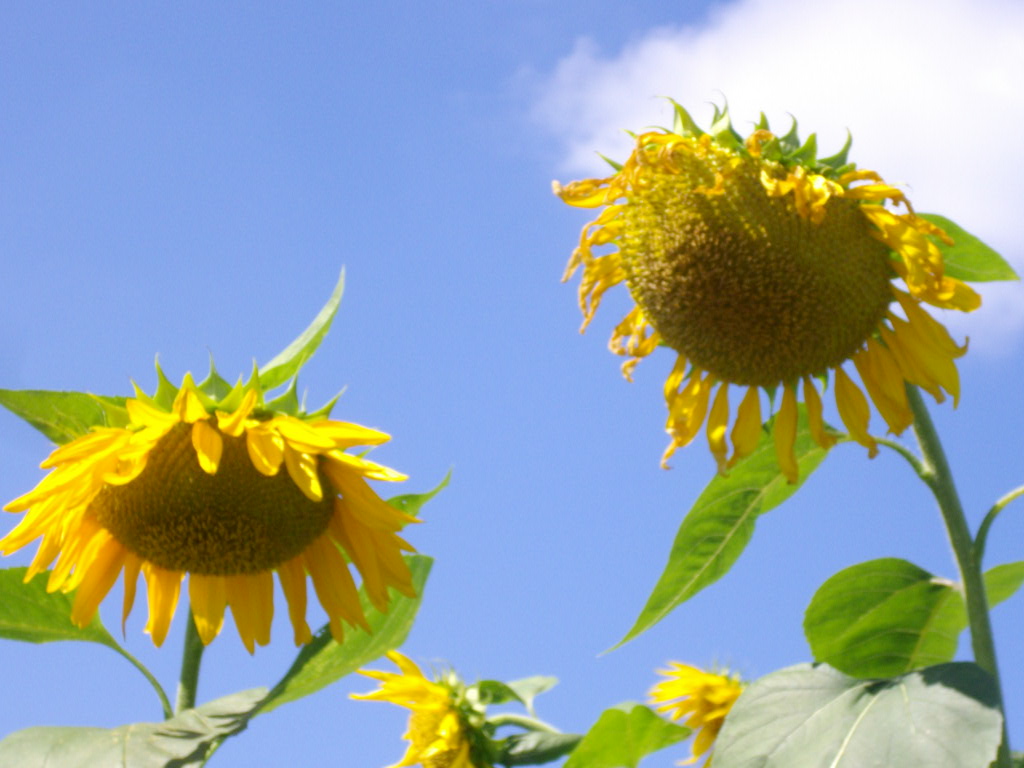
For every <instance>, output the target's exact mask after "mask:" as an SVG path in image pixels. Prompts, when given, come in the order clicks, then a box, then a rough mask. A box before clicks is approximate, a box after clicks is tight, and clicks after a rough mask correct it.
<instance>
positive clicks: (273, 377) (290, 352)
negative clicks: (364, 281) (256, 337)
mask: <svg viewBox="0 0 1024 768" xmlns="http://www.w3.org/2000/svg"><path fill="white" fill-rule="evenodd" d="M344 290H345V270H344V269H343V270H341V275H340V276H339V277H338V284H337V285H335V286H334V292H333V293H331V298H330V299H328V300H327V303H326V304H324V307H323V309H321V310H320V313H319V314H318V315H317V316H316V318H315V319H314V320H313V322H312V323H310V325H309V327H308V328H306V330H304V331H303V332H302V333H301V334H300V335H299V337H298V338H297V339H295V341H293V342H292V343H291V344H289V345H288V346H287V347H285V349H284V351H282V352H281V353H280V354H278V355H277V356H275V357H274V359H273V360H271V361H270V362H269V363H267V364H265V365H263V366H261V367H260V386H261V387H262V388H263V391H264V392H266V391H268V390H271V389H274V387H279V386H280V385H282V384H284V383H285V382H286V381H288V379H290V378H292V377H294V376H295V374H297V373H298V372H299V369H300V368H302V366H303V365H305V364H306V361H307V360H309V358H311V357H312V356H313V353H314V352H316V349H317V347H319V346H320V342H321V341H323V338H324V336H325V335H327V331H328V330H330V327H331V322H332V321H333V320H334V315H335V314H337V312H338V305H339V304H341V294H342V292H343V291H344Z"/></svg>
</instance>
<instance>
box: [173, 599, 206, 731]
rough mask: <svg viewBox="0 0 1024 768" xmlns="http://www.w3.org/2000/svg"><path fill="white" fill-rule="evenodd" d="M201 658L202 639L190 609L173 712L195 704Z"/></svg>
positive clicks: (176, 712)
mask: <svg viewBox="0 0 1024 768" xmlns="http://www.w3.org/2000/svg"><path fill="white" fill-rule="evenodd" d="M202 659H203V641H202V640H201V639H200V638H199V631H198V630H197V629H196V622H195V620H194V619H193V618H192V611H191V610H189V612H188V623H187V626H186V627H185V650H184V651H182V654H181V674H180V675H179V676H178V697H177V700H176V701H175V704H174V712H175V714H178V713H180V712H183V711H184V710H186V709H192V708H193V707H194V706H195V705H196V689H197V688H198V687H199V663H200V662H201V661H202Z"/></svg>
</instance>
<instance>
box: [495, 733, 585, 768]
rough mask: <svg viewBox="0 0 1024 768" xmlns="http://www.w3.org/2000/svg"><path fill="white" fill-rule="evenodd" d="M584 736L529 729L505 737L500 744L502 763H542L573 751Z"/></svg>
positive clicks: (499, 757)
mask: <svg viewBox="0 0 1024 768" xmlns="http://www.w3.org/2000/svg"><path fill="white" fill-rule="evenodd" d="M581 738H582V737H581V736H579V735H578V734H575V733H547V732H545V731H529V732H527V733H517V734H515V735H513V736H509V737H508V738H507V739H503V740H502V741H501V742H500V743H499V744H500V746H499V751H498V760H497V762H498V763H499V764H500V765H542V764H544V763H550V762H552V761H553V760H557V759H558V758H560V757H564V756H565V755H567V754H569V753H570V752H572V751H573V749H574V748H575V747H576V745H577V744H579V743H580V739H581Z"/></svg>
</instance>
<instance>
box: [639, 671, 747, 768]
mask: <svg viewBox="0 0 1024 768" xmlns="http://www.w3.org/2000/svg"><path fill="white" fill-rule="evenodd" d="M658 674H659V675H663V676H664V677H665V678H666V679H665V680H661V681H660V682H658V683H657V684H656V685H655V686H654V687H653V688H651V692H650V702H651V704H653V705H656V706H657V710H658V712H667V713H668V715H669V718H670V719H671V720H680V719H682V718H684V717H685V718H686V719H685V720H684V722H683V724H684V725H686V726H687V727H688V728H693V729H694V730H696V731H697V735H696V737H695V738H694V740H693V746H692V747H691V752H692V756H691V757H690V759H689V760H686V761H684V762H682V763H681V765H688V764H690V763H695V762H697V760H699V759H700V757H701V755H703V754H705V753H706V752H707V751H708V750H710V749H711V745H712V744H714V742H715V739H716V738H717V737H718V732H719V731H720V730H722V724H723V723H724V722H725V716H726V715H728V714H729V710H730V709H732V705H733V704H735V703H736V699H738V698H739V697H740V694H741V693H742V692H743V683H742V682H741V681H740V679H739V678H738V677H736V676H734V675H729V674H727V673H726V674H723V673H719V672H705V671H704V670H702V669H698V668H697V667H691V666H690V665H688V664H680V663H679V662H677V661H671V662H669V668H668V669H659V670H658ZM710 764H711V758H710V757H708V759H707V761H706V762H705V764H704V765H705V766H710Z"/></svg>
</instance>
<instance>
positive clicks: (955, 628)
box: [804, 558, 1024, 677]
mask: <svg viewBox="0 0 1024 768" xmlns="http://www.w3.org/2000/svg"><path fill="white" fill-rule="evenodd" d="M1022 583H1024V562H1016V563H1006V564H1004V565H999V566H996V567H995V568H992V569H991V570H989V571H988V572H987V573H986V574H985V587H986V592H987V595H988V601H989V605H990V606H995V605H997V604H998V603H1001V602H1002V601H1003V600H1006V599H1007V598H1008V597H1010V596H1011V595H1013V594H1014V593H1015V592H1016V591H1017V590H1018V589H1019V588H1020V586H1021V584H1022ZM967 625H968V620H967V608H966V605H965V603H964V598H963V595H962V594H961V592H960V590H959V589H958V588H957V585H955V584H953V583H952V582H950V581H948V580H946V579H940V578H938V577H937V576H933V575H932V574H930V573H928V571H925V570H923V569H922V568H918V567H917V566H916V565H914V564H912V563H908V562H907V561H905V560H900V559H897V558H882V559H879V560H871V561H868V562H866V563H860V564H858V565H854V566H851V567H849V568H846V569H844V570H842V571H840V572H839V573H837V574H835V575H834V576H832V577H831V578H830V579H829V580H828V581H826V582H825V583H824V584H822V585H821V587H820V588H819V589H818V591H817V592H816V593H815V595H814V597H813V598H812V599H811V604H810V605H809V606H808V607H807V612H806V613H805V615H804V633H805V634H806V635H807V641H808V643H810V646H811V652H812V653H813V654H814V658H815V660H816V661H820V662H825V663H827V664H829V665H831V666H832V667H835V668H836V669H838V670H840V671H841V672H845V673H846V674H848V675H853V676H855V677H890V676H892V675H899V674H903V673H905V672H909V671H911V670H913V669H919V668H921V667H927V666H931V665H933V664H940V663H942V662H946V661H952V659H953V657H954V656H955V655H956V650H957V644H958V642H959V638H960V633H961V632H963V631H964V630H965V629H966V628H967Z"/></svg>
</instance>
